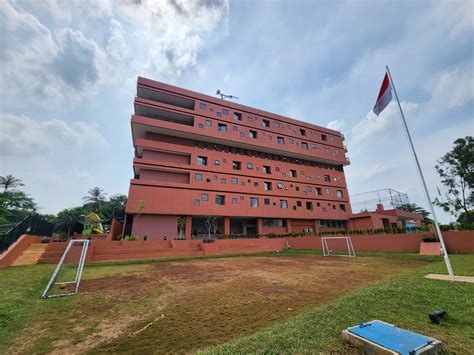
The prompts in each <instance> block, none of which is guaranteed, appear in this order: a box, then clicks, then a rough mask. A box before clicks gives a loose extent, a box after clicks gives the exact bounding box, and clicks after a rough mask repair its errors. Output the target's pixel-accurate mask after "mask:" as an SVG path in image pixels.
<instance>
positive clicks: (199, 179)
mask: <svg viewBox="0 0 474 355" xmlns="http://www.w3.org/2000/svg"><path fill="white" fill-rule="evenodd" d="M194 179H195V180H196V181H202V174H196V175H194Z"/></svg>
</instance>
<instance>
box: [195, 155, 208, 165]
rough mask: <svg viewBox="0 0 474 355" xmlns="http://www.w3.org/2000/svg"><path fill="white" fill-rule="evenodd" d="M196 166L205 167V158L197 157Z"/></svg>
mask: <svg viewBox="0 0 474 355" xmlns="http://www.w3.org/2000/svg"><path fill="white" fill-rule="evenodd" d="M197 164H198V165H202V166H206V165H207V158H206V157H201V156H198V157H197Z"/></svg>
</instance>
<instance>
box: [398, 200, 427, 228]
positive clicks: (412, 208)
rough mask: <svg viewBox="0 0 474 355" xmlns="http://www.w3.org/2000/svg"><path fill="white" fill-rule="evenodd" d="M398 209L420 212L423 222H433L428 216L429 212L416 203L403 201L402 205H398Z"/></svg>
mask: <svg viewBox="0 0 474 355" xmlns="http://www.w3.org/2000/svg"><path fill="white" fill-rule="evenodd" d="M399 209H401V210H404V211H408V212H413V213H418V214H421V215H422V216H423V223H424V224H431V223H433V220H432V219H431V218H429V216H430V213H429V212H428V211H427V210H425V209H424V208H423V207H421V206H418V205H417V204H416V203H405V204H403V205H400V207H399Z"/></svg>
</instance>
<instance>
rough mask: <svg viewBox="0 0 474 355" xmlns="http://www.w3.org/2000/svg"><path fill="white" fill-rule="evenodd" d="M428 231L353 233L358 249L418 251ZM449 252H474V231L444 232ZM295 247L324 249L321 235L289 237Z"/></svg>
mask: <svg viewBox="0 0 474 355" xmlns="http://www.w3.org/2000/svg"><path fill="white" fill-rule="evenodd" d="M424 236H426V233H413V234H411V233H407V234H370V235H352V236H351V240H352V244H353V245H354V249H355V251H356V253H357V251H370V252H371V251H374V252H376V251H385V252H403V253H418V252H419V251H420V244H421V243H422V242H423V237H424ZM443 238H444V241H445V243H446V248H447V249H448V253H474V231H463V232H443ZM288 242H289V244H290V246H291V247H292V248H293V249H317V250H319V249H322V246H321V237H313V236H311V237H301V238H288ZM328 245H329V248H330V249H335V250H341V249H346V248H347V246H346V245H345V242H344V241H342V240H331V241H329V242H328Z"/></svg>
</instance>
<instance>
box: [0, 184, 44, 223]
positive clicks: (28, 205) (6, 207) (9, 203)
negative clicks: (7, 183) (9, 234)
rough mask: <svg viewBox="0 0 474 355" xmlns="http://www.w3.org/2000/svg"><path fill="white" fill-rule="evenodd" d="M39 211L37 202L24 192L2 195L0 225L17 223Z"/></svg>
mask: <svg viewBox="0 0 474 355" xmlns="http://www.w3.org/2000/svg"><path fill="white" fill-rule="evenodd" d="M37 210H38V205H37V204H36V202H35V201H34V200H33V198H31V197H30V196H28V195H27V194H26V193H24V192H23V191H6V192H2V193H0V223H17V222H20V221H21V220H22V219H23V218H25V217H26V216H28V215H30V214H34V213H35V212H36V211H37Z"/></svg>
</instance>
